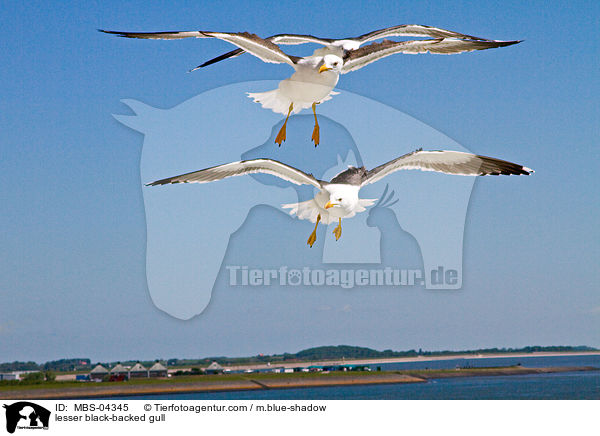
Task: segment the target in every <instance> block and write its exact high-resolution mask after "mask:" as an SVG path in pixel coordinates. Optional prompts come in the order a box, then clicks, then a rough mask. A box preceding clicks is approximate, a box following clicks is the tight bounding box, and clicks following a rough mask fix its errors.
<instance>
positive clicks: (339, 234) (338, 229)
mask: <svg viewBox="0 0 600 436" xmlns="http://www.w3.org/2000/svg"><path fill="white" fill-rule="evenodd" d="M333 234H334V235H335V240H336V241H337V240H339V239H340V238H341V237H342V219H341V218H340V221H339V223H338V225H337V227H336V228H335V229H333Z"/></svg>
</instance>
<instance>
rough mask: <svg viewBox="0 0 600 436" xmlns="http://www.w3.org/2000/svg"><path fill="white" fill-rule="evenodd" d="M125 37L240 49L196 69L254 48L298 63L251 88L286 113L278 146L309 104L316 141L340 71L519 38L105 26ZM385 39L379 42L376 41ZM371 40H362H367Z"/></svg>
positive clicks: (266, 56)
mask: <svg viewBox="0 0 600 436" xmlns="http://www.w3.org/2000/svg"><path fill="white" fill-rule="evenodd" d="M101 32H105V33H111V34H115V35H118V36H122V37H126V38H140V39H182V38H217V39H221V40H223V41H227V42H229V43H231V44H233V45H235V46H237V47H238V48H237V49H236V50H233V51H230V52H228V53H225V54H224V55H221V56H219V57H217V58H214V59H211V60H209V61H207V62H205V63H204V64H202V65H200V66H198V67H196V68H194V70H195V69H197V68H201V67H205V66H207V65H210V64H213V63H215V62H218V61H220V60H223V59H227V58H231V57H235V56H239V55H241V54H242V53H245V52H247V53H250V54H252V55H254V56H256V57H257V58H259V59H260V60H262V61H263V62H267V63H286V64H288V65H290V66H291V67H292V68H294V70H295V72H294V74H293V75H292V76H291V77H290V78H288V79H285V80H283V81H281V82H280V83H279V86H278V87H277V89H274V90H271V91H266V92H259V93H249V94H248V96H249V97H251V98H252V99H253V100H254V101H255V102H257V103H260V104H261V105H262V107H264V108H266V109H271V110H273V111H274V112H276V113H281V114H283V115H286V119H285V122H284V123H283V126H282V127H281V129H280V130H279V133H278V134H277V137H276V138H275V142H276V143H277V144H279V145H281V144H282V142H283V141H285V140H286V125H287V120H288V118H289V117H290V115H291V114H292V113H298V112H300V111H301V110H303V109H307V108H311V107H312V111H313V114H314V117H315V127H314V129H313V133H312V136H311V139H312V140H313V141H314V143H315V146H317V145H318V144H319V142H320V129H319V123H318V121H317V114H316V105H317V104H319V103H322V102H324V101H327V100H329V99H330V98H331V97H332V95H335V92H333V88H334V87H335V86H336V84H337V82H338V80H339V75H340V74H346V73H349V72H351V71H356V70H358V69H360V68H362V67H364V66H366V65H368V64H370V63H372V62H375V61H378V60H380V59H383V58H385V57H387V56H391V55H393V54H397V53H407V54H418V53H434V54H455V53H463V52H469V51H474V50H486V49H490V48H497V47H505V46H508V45H513V44H517V43H519V42H521V41H497V40H489V39H484V38H479V37H476V36H471V35H466V34H462V33H458V32H453V31H450V30H445V29H439V28H436V27H430V26H422V25H416V24H408V25H406V24H405V25H400V26H394V27H388V28H386V29H381V30H376V31H373V32H369V33H366V34H364V35H361V36H358V37H355V38H344V39H328V38H318V37H315V36H312V35H296V34H280V35H274V36H270V37H268V38H265V39H263V38H260V37H259V36H257V35H254V34H251V33H248V32H242V33H227V32H208V31H200V30H195V31H182V32H179V31H174V32H146V33H139V32H137V33H136V32H120V31H111V30H101ZM388 37H426V38H429V39H417V40H408V41H391V40H387V39H383V38H388ZM379 39H383V41H381V42H373V41H376V40H379ZM369 42H370V44H368V45H363V44H366V43H369ZM304 43H316V44H320V45H323V46H324V47H322V48H319V49H317V50H315V51H314V53H313V54H312V55H310V56H306V57H297V56H292V55H288V54H286V53H284V52H283V51H282V50H281V48H280V47H279V45H297V44H304Z"/></svg>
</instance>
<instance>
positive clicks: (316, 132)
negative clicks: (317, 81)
mask: <svg viewBox="0 0 600 436" xmlns="http://www.w3.org/2000/svg"><path fill="white" fill-rule="evenodd" d="M316 106H317V103H313V104H312V109H313V114H314V115H315V128H314V129H313V134H312V136H311V137H310V139H312V140H313V141H314V143H315V147H316V146H317V145H319V142H320V140H321V139H320V135H319V122H318V121H317V111H316Z"/></svg>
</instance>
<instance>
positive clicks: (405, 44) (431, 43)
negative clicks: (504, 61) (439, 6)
mask: <svg viewBox="0 0 600 436" xmlns="http://www.w3.org/2000/svg"><path fill="white" fill-rule="evenodd" d="M519 42H521V41H490V40H471V39H454V38H440V39H425V40H417V41H400V42H395V41H389V40H383V41H382V42H374V43H373V44H369V45H366V46H364V47H361V48H359V49H358V50H352V51H349V52H347V54H346V56H345V58H344V66H343V67H342V74H345V73H349V72H350V71H356V70H358V69H360V68H362V67H364V66H366V65H368V64H370V63H371V62H375V61H378V60H379V59H382V58H384V57H386V56H391V55H393V54H396V53H407V54H417V53H427V52H429V53H435V54H455V53H463V52H466V51H473V50H486V49H488V48H496V47H505V46H507V45H513V44H518V43H519Z"/></svg>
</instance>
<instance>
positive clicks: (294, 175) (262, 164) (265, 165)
mask: <svg viewBox="0 0 600 436" xmlns="http://www.w3.org/2000/svg"><path fill="white" fill-rule="evenodd" d="M256 173H263V174H271V175H273V176H277V177H279V178H281V179H283V180H287V181H288V182H291V183H294V184H296V185H312V186H314V187H315V188H319V189H321V181H320V180H317V179H315V178H314V177H313V176H312V174H306V173H305V172H303V171H300V170H299V169H296V168H294V167H291V166H289V165H286V164H283V163H281V162H278V161H276V160H272V159H253V160H243V161H239V162H231V163H228V164H224V165H218V166H216V167H211V168H206V169H203V170H200V171H194V172H191V173H186V174H181V175H179V176H175V177H168V178H166V179H162V180H157V181H156V182H152V183H148V184H147V185H146V186H156V185H167V184H169V183H208V182H214V181H216V180H221V179H225V178H227V177H233V176H242V175H244V174H256Z"/></svg>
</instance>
